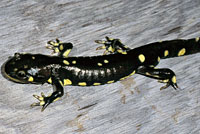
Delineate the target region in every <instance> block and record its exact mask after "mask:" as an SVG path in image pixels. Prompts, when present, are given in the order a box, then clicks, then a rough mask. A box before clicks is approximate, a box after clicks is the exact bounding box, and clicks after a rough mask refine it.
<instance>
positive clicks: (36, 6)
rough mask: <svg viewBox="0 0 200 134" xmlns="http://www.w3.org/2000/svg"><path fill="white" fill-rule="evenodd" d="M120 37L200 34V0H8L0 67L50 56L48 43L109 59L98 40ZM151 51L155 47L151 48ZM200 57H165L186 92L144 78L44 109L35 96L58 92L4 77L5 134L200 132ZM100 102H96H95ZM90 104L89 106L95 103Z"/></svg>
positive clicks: (68, 91)
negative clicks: (18, 56) (24, 56)
mask: <svg viewBox="0 0 200 134" xmlns="http://www.w3.org/2000/svg"><path fill="white" fill-rule="evenodd" d="M105 36H110V37H113V38H120V39H121V40H122V42H123V43H124V44H126V45H128V46H129V47H131V48H135V47H138V46H142V45H144V44H147V43H150V42H155V41H159V40H169V39H176V38H184V39H188V38H194V37H199V36H200V0H184V1H183V0H115V1H111V0H110V1H105V0H48V1H47V0H46V1H44V0H32V1H31V0H27V1H25V0H1V1H0V47H1V49H0V51H1V53H0V65H2V64H3V62H5V61H6V60H7V58H8V57H9V56H11V55H13V54H14V53H15V52H29V53H43V54H50V53H51V51H49V50H47V49H45V43H46V42H47V41H48V40H51V39H55V38H59V39H61V40H62V41H66V42H72V43H73V44H74V49H73V50H72V52H71V54H70V56H80V55H81V56H87V55H101V54H102V53H103V52H102V51H95V49H96V47H98V45H96V44H95V43H94V40H96V39H103V38H104V37H105ZM150 51H151V50H150ZM199 58H200V54H195V55H190V56H185V57H180V58H174V59H167V60H162V61H161V63H160V64H159V67H167V68H170V69H172V70H174V71H175V72H176V75H177V81H178V84H179V86H180V87H181V88H182V90H178V91H175V90H173V89H172V88H171V87H169V88H167V89H165V90H162V91H160V90H159V89H160V87H161V86H162V84H160V83H158V82H157V81H156V80H153V79H150V78H146V77H143V76H140V75H134V76H132V77H131V78H129V79H126V80H124V81H120V82H117V83H113V84H109V85H103V86H98V87H71V86H68V87H65V95H64V97H63V98H62V99H61V100H59V101H57V102H55V103H53V104H51V105H50V106H49V107H48V108H47V109H46V110H45V111H44V112H40V107H36V108H30V107H29V105H30V104H31V103H33V102H35V101H36V100H35V99H34V98H33V97H32V95H33V94H40V92H45V94H49V93H51V92H52V87H51V86H50V85H48V84H44V85H27V84H25V85H23V84H16V83H13V82H10V81H8V80H6V79H4V78H3V77H2V75H0V85H1V87H0V134H32V133H33V134H79V133H80V134H134V133H138V134H155V133H156V134H189V133H190V134H198V133H200V107H199V105H200V104H199V100H200V90H199V87H200V62H199ZM93 104H94V105H93ZM88 105H89V106H90V105H93V106H90V107H88V108H87V106H88Z"/></svg>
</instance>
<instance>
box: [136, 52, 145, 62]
mask: <svg viewBox="0 0 200 134" xmlns="http://www.w3.org/2000/svg"><path fill="white" fill-rule="evenodd" d="M138 58H139V60H140V62H142V63H143V62H144V61H145V57H144V55H143V54H140V55H139V56H138Z"/></svg>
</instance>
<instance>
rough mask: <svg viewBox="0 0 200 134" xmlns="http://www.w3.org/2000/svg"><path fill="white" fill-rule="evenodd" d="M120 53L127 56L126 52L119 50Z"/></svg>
mask: <svg viewBox="0 0 200 134" xmlns="http://www.w3.org/2000/svg"><path fill="white" fill-rule="evenodd" d="M117 52H118V53H121V54H127V52H126V51H122V50H121V49H119V50H117Z"/></svg>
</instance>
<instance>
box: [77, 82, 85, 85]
mask: <svg viewBox="0 0 200 134" xmlns="http://www.w3.org/2000/svg"><path fill="white" fill-rule="evenodd" d="M78 85H79V86H86V85H87V83H86V82H79V83H78Z"/></svg>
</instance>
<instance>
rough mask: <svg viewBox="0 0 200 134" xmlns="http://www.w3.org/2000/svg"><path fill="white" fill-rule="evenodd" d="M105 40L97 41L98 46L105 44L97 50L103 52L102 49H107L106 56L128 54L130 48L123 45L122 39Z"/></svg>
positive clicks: (107, 38)
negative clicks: (108, 54)
mask: <svg viewBox="0 0 200 134" xmlns="http://www.w3.org/2000/svg"><path fill="white" fill-rule="evenodd" d="M105 38H106V41H105V40H95V42H96V43H98V44H103V46H100V47H98V48H97V49H96V50H101V49H106V50H105V51H104V55H105V54H107V53H121V54H126V53H127V51H128V50H130V48H128V47H127V46H125V45H124V44H122V42H121V41H120V39H112V38H109V37H107V36H106V37H105Z"/></svg>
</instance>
